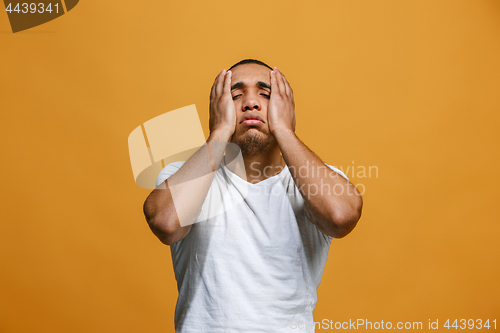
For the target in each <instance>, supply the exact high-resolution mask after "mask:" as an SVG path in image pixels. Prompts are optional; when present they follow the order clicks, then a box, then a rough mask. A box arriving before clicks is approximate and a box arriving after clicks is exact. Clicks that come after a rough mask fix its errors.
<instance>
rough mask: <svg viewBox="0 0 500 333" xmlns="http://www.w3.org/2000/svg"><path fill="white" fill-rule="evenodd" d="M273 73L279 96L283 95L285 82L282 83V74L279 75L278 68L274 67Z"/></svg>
mask: <svg viewBox="0 0 500 333" xmlns="http://www.w3.org/2000/svg"><path fill="white" fill-rule="evenodd" d="M274 71H275V72H276V80H277V82H278V87H279V90H280V94H282V95H285V94H286V89H285V82H284V81H283V74H281V72H280V70H279V68H278V67H274Z"/></svg>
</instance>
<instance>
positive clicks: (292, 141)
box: [268, 68, 363, 238]
mask: <svg viewBox="0 0 500 333" xmlns="http://www.w3.org/2000/svg"><path fill="white" fill-rule="evenodd" d="M268 117H269V126H270V130H271V132H272V133H273V135H274V136H275V137H276V140H277V142H278V144H279V146H280V149H281V153H282V155H283V158H284V160H285V162H286V164H287V166H288V168H289V169H290V172H291V174H292V177H293V179H294V181H295V184H296V185H297V187H298V188H299V191H300V193H301V194H302V196H303V197H304V200H305V210H306V214H307V216H308V218H309V220H310V221H311V222H313V223H315V224H316V226H317V227H318V229H320V230H321V232H323V233H324V234H327V235H329V236H331V237H336V238H341V237H344V236H346V235H347V234H348V233H349V232H351V231H352V230H353V229H354V227H355V226H356V223H357V222H358V220H359V218H360V217H361V210H362V207H363V200H362V198H361V195H360V193H359V192H358V190H357V189H356V187H355V186H354V185H353V184H351V183H350V182H349V181H347V180H346V179H345V178H343V177H342V176H341V175H339V174H338V173H336V172H335V171H333V170H331V169H330V168H328V167H327V166H326V165H325V164H324V163H323V162H322V161H321V159H320V158H319V157H318V156H317V155H316V154H315V153H314V152H312V151H311V150H310V149H309V148H307V147H306V146H305V145H304V143H302V141H300V139H299V138H298V137H297V136H296V135H295V133H294V132H295V111H294V102H293V91H292V89H291V88H290V85H289V84H288V81H287V80H286V78H285V76H284V75H283V74H282V73H281V71H279V69H277V68H275V69H274V71H273V72H272V73H271V100H270V102H269V115H268Z"/></svg>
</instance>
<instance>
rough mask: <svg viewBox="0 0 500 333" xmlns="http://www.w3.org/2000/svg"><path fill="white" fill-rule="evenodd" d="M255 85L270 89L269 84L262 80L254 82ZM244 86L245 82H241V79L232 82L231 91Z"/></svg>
mask: <svg viewBox="0 0 500 333" xmlns="http://www.w3.org/2000/svg"><path fill="white" fill-rule="evenodd" d="M256 85H257V86H259V87H261V88H267V89H269V90H270V89H271V86H270V85H269V84H268V83H265V82H262V81H258V82H257V83H256ZM244 86H245V84H244V83H243V82H241V81H240V82H237V83H235V84H233V85H232V86H231V91H233V90H234V89H238V88H241V87H244Z"/></svg>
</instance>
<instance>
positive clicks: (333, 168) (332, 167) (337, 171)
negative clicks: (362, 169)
mask: <svg viewBox="0 0 500 333" xmlns="http://www.w3.org/2000/svg"><path fill="white" fill-rule="evenodd" d="M325 164H326V163H325ZM326 166H327V167H329V168H330V169H332V170H333V171H335V172H336V173H338V174H340V175H341V176H342V177H344V178H345V179H347V181H350V180H349V178H347V176H346V175H345V174H344V173H343V172H342V171H340V170H339V169H337V168H336V167H334V166H331V165H330V164H326Z"/></svg>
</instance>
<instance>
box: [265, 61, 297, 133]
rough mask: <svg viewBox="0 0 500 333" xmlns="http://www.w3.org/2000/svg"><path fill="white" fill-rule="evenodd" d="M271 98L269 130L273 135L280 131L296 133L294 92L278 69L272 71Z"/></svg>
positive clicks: (268, 116) (268, 117)
mask: <svg viewBox="0 0 500 333" xmlns="http://www.w3.org/2000/svg"><path fill="white" fill-rule="evenodd" d="M270 75H271V97H270V100H269V107H268V111H267V113H268V114H267V120H268V122H269V130H270V131H271V133H272V134H273V135H275V133H276V132H277V131H280V130H292V131H293V132H295V102H294V100H293V90H292V88H291V87H290V84H289V83H288V81H287V80H286V78H285V76H284V75H283V73H281V71H280V70H279V69H278V67H274V70H273V71H271V73H270Z"/></svg>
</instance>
